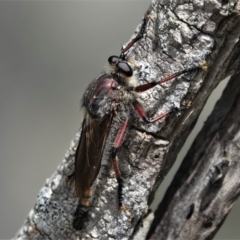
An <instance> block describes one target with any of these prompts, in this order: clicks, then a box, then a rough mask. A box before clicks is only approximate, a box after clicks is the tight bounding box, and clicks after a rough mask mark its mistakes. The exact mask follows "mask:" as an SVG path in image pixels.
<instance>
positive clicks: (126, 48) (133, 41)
mask: <svg viewBox="0 0 240 240" xmlns="http://www.w3.org/2000/svg"><path fill="white" fill-rule="evenodd" d="M149 18H150V14H149V13H147V14H146V15H145V16H144V19H143V23H142V26H141V28H140V31H139V33H138V34H137V36H136V37H135V38H134V39H133V40H132V41H131V42H130V43H129V44H128V45H127V46H126V47H125V48H123V49H122V52H121V54H120V58H121V59H123V60H124V59H125V58H126V52H127V51H128V50H129V49H130V48H131V47H132V46H133V45H134V43H136V42H137V41H139V40H140V39H141V38H142V37H143V34H144V32H145V30H146V27H147V22H148V19H149Z"/></svg>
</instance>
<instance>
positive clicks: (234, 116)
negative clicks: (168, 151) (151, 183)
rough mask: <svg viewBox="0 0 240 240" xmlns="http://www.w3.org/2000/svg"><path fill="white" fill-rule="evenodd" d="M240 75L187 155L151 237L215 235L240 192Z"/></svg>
mask: <svg viewBox="0 0 240 240" xmlns="http://www.w3.org/2000/svg"><path fill="white" fill-rule="evenodd" d="M239 79H240V74H238V75H235V76H234V77H233V78H232V79H231V80H230V82H229V84H228V86H227V87H226V89H225V90H224V93H223V95H222V97H221V99H220V100H219V101H218V103H217V104H216V106H215V109H214V111H213V112H212V114H211V115H210V117H209V118H208V120H207V122H206V123H205V125H204V127H203V129H202V130H201V132H200V133H199V134H198V136H197V138H196V140H195V141H194V143H193V145H192V147H191V149H190V151H189V152H188V154H187V156H186V157H185V159H184V161H183V163H182V165H181V167H180V168H179V170H178V172H177V174H176V175H175V178H174V180H173V182H172V183H171V185H170V187H169V189H168V191H167V193H166V195H165V196H164V199H163V201H162V202H161V204H160V205H159V207H158V209H157V211H156V212H155V219H154V221H153V224H152V227H151V230H150V232H149V239H164V240H165V239H176V240H177V239H191V240H192V239H196V240H198V239H212V238H213V236H214V235H215V233H216V232H217V230H218V229H219V228H220V226H221V225H222V223H223V222H224V220H225V218H226V216H227V214H228V213H229V211H230V210H231V208H232V206H233V204H234V202H235V201H236V199H237V198H238V197H239V195H240V177H239V176H240V157H239V156H240V121H239V116H240V85H239ZM173 226H174V227H173Z"/></svg>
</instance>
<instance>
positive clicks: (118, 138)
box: [111, 119, 129, 210]
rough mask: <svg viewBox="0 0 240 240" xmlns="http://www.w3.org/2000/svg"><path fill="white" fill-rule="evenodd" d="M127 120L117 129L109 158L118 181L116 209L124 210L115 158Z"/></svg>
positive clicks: (124, 133)
mask: <svg viewBox="0 0 240 240" xmlns="http://www.w3.org/2000/svg"><path fill="white" fill-rule="evenodd" d="M128 125H129V121H128V119H127V120H125V121H124V122H123V124H122V125H121V127H120V129H119V130H118V133H117V136H116V138H115V141H114V143H113V146H112V149H111V160H112V164H113V169H114V171H115V175H116V178H117V182H118V210H125V209H126V207H125V206H124V204H123V194H122V190H123V179H122V176H121V171H120V169H119V165H118V160H117V153H118V149H119V148H120V147H121V145H122V143H123V140H124V137H125V135H126V131H127V129H128Z"/></svg>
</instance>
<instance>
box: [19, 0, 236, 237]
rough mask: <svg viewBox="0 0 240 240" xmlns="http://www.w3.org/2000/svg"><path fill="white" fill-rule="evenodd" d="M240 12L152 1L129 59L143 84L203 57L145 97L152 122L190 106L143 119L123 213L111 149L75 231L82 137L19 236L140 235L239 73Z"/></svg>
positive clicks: (226, 6)
mask: <svg viewBox="0 0 240 240" xmlns="http://www.w3.org/2000/svg"><path fill="white" fill-rule="evenodd" d="M239 8H240V3H239V1H237V0H232V1H222V2H219V1H214V0H211V1H210V0H205V1H197V0H195V1H161V0H160V1H153V3H152V5H151V7H150V8H149V11H150V14H151V18H150V20H149V22H148V26H147V31H146V34H145V35H144V38H143V39H142V40H141V41H140V42H139V43H137V44H136V45H135V46H134V49H133V51H132V52H131V53H130V54H129V57H130V58H131V61H132V62H133V63H134V65H135V69H134V70H135V75H136V78H137V79H138V80H139V82H140V84H143V83H146V82H151V81H155V80H156V79H159V78H160V77H163V76H167V75H169V74H171V73H173V72H176V71H179V70H182V69H184V68H188V67H192V66H197V65H198V64H199V63H200V62H202V61H204V60H206V61H207V65H208V70H207V71H206V72H203V71H199V72H196V73H192V74H188V75H186V76H184V77H181V78H178V79H177V80H175V81H171V82H167V83H165V84H162V86H156V87H155V88H153V89H152V90H149V91H147V92H146V93H143V94H141V99H142V102H143V104H144V106H145V108H146V109H147V110H148V113H149V116H150V117H152V116H157V115H159V114H161V113H164V112H167V111H169V110H171V109H172V108H173V107H180V106H182V105H185V106H189V109H188V110H186V111H184V112H181V113H178V114H173V115H171V117H169V118H167V119H166V120H164V121H162V122H160V123H156V124H152V125H146V124H144V123H143V122H142V120H140V119H139V117H138V116H137V115H136V117H135V121H134V123H133V127H132V128H131V129H130V131H129V133H128V135H127V138H126V140H125V142H124V144H123V147H122V149H121V151H120V154H119V159H120V162H121V170H122V172H123V174H124V203H125V205H126V207H127V210H126V211H124V212H118V211H117V182H116V179H115V176H114V172H113V170H112V168H111V164H110V161H109V152H108V149H109V148H106V151H105V154H104V157H103V159H102V167H101V171H100V173H99V176H98V178H97V180H96V192H95V195H94V199H93V203H92V206H91V208H90V211H89V218H88V220H87V221H86V223H85V226H84V229H83V230H82V231H75V230H74V229H73V228H72V220H73V213H74V211H75V209H76V206H77V199H76V197H75V193H74V186H73V185H74V184H73V185H72V186H67V184H66V177H67V175H69V174H71V173H72V172H73V171H74V153H75V150H76V146H77V143H78V139H79V136H80V134H81V133H80V132H79V133H77V135H76V138H75V139H74V140H73V142H72V143H71V146H70V148H69V150H68V151H67V153H66V155H65V159H64V160H63V162H62V164H60V166H59V167H58V168H57V171H56V172H55V173H54V174H53V175H52V177H51V178H49V179H48V180H47V181H46V184H45V186H44V187H43V188H42V189H41V190H40V192H39V194H38V198H37V201H36V203H35V206H34V208H33V209H32V210H31V212H30V214H29V216H28V218H27V220H26V221H25V223H24V226H23V227H22V228H21V229H20V231H19V232H18V234H17V237H18V238H25V239H35V238H42V239H76V238H81V239H129V238H131V237H133V234H134V232H135V233H139V232H140V233H141V229H142V228H141V224H139V223H141V221H142V220H143V222H144V217H145V216H146V214H147V213H148V204H149V203H150V202H151V200H152V198H153V194H154V191H155V190H156V188H157V186H158V185H159V184H160V182H161V181H162V179H163V178H164V176H165V175H166V173H167V172H168V170H169V169H170V167H171V166H172V164H173V163H174V161H175V159H176V156H177V154H178V152H179V150H180V148H181V147H182V145H183V143H184V141H185V139H186V138H187V135H188V134H189V132H190V131H191V129H192V128H193V126H194V123H195V122H196V120H197V117H198V115H199V113H200V111H201V109H202V108H203V106H204V104H205V102H206V100H207V98H208V96H209V95H210V94H211V92H212V90H213V89H214V88H215V86H216V85H217V84H218V83H219V82H220V81H221V79H223V78H224V77H226V76H227V75H229V74H233V73H235V72H236V71H237V70H238V68H237V67H238V64H239V47H238V46H237V42H238V39H239V37H240V18H239V11H240V9H239ZM138 30H139V27H138V28H137V31H138ZM110 143H111V141H110V140H109V142H108V144H110ZM148 221H149V218H148ZM149 225H150V224H149ZM146 232H147V231H146V228H145V233H146Z"/></svg>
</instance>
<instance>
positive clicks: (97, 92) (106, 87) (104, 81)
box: [83, 74, 117, 119]
mask: <svg viewBox="0 0 240 240" xmlns="http://www.w3.org/2000/svg"><path fill="white" fill-rule="evenodd" d="M116 87H117V82H116V81H115V80H114V79H113V78H112V76H111V75H108V74H103V75H101V76H100V77H98V78H97V79H96V80H94V81H93V82H92V83H91V84H90V85H89V87H88V88H87V90H86V92H85V94H84V97H83V106H84V107H85V108H86V109H87V111H88V113H89V114H90V116H91V117H92V118H93V119H102V118H103V117H104V116H105V115H106V114H108V113H109V112H110V111H111V110H112V108H113V106H112V100H113V90H114V89H116Z"/></svg>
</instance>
